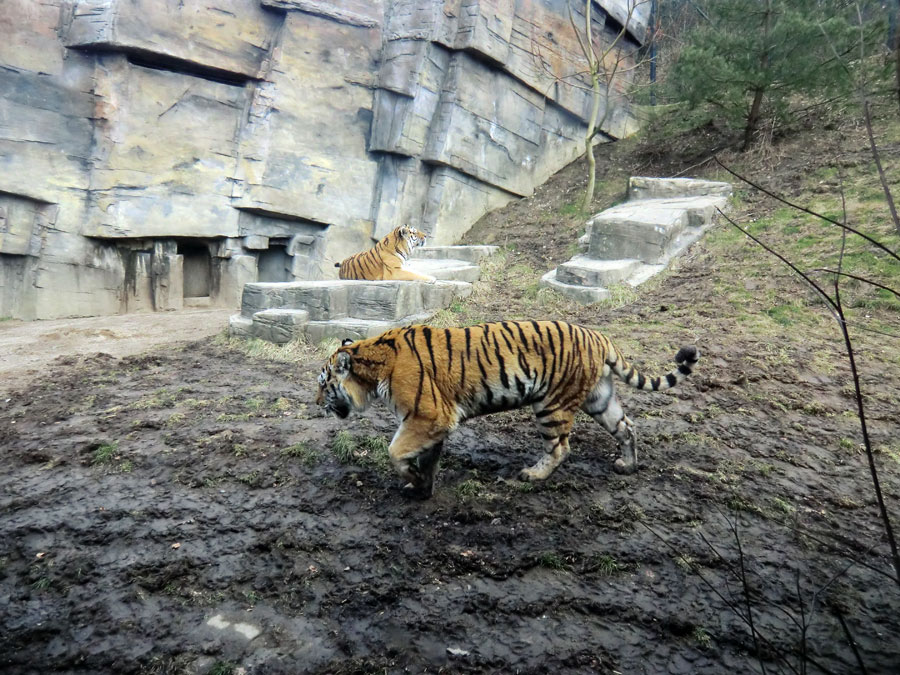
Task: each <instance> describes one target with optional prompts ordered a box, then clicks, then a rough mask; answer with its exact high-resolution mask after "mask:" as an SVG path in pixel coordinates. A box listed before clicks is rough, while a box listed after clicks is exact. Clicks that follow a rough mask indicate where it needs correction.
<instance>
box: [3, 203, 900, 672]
mask: <svg viewBox="0 0 900 675" xmlns="http://www.w3.org/2000/svg"><path fill="white" fill-rule="evenodd" d="M513 220H515V219H511V222H512V221H513ZM511 236H512V237H513V239H515V231H514V230H513V233H512V235H511ZM716 246H717V244H716V240H715V237H713V239H712V240H711V241H710V242H709V243H706V242H704V243H701V244H700V245H697V246H695V247H694V248H692V249H691V251H690V252H689V254H688V255H687V256H686V257H685V258H684V259H683V260H682V261H681V262H680V263H679V265H678V266H677V269H676V270H674V271H673V272H671V273H670V274H668V275H667V276H666V277H665V279H663V280H662V281H660V282H658V283H656V284H655V285H654V286H652V287H651V288H650V290H648V291H646V292H644V293H642V294H640V295H639V296H638V297H636V298H634V299H633V300H631V301H630V302H628V303H627V304H624V305H623V306H621V307H617V308H616V307H613V306H608V307H604V306H595V307H593V308H589V309H584V308H579V307H576V306H571V305H566V304H559V303H557V304H554V303H553V302H549V301H547V298H546V297H545V296H543V295H540V294H539V295H538V296H537V298H536V300H534V302H535V303H538V304H532V305H526V304H522V303H525V301H526V300H527V299H528V298H529V297H530V295H529V294H530V293H531V292H530V291H528V290H527V289H526V290H524V291H522V290H521V289H518V290H517V289H515V288H510V289H509V291H510V293H513V294H514V295H515V293H519V295H516V296H515V297H512V296H510V299H509V300H508V302H507V304H506V306H505V310H504V309H503V305H502V304H501V303H500V302H499V301H498V300H497V299H496V298H495V297H493V296H489V295H487V293H488V291H487V290H485V287H482V289H481V290H480V291H479V293H481V295H480V296H479V295H478V293H476V298H478V297H481V298H482V299H490V301H489V302H487V301H486V302H484V303H482V304H481V306H480V307H479V308H478V311H480V312H481V313H482V314H484V318H501V316H504V315H505V316H510V315H517V314H518V313H519V312H524V311H526V309H528V310H530V311H532V312H537V311H540V308H541V307H544V309H543V311H544V314H542V315H541V316H539V317H535V318H559V319H566V318H574V319H578V320H580V321H583V322H585V323H588V324H590V325H595V326H600V327H602V328H603V329H604V330H605V331H606V332H607V333H608V334H609V335H611V336H612V337H613V338H614V339H616V340H617V341H619V342H620V344H621V345H622V346H623V348H624V349H625V351H626V352H627V353H628V354H629V355H630V356H631V357H634V358H635V360H636V361H637V363H638V364H639V365H640V366H642V367H643V368H645V369H647V370H648V371H652V372H654V373H661V372H662V371H663V369H667V368H668V365H667V364H668V363H669V362H670V361H671V358H672V356H673V355H674V353H675V351H676V349H677V347H678V346H679V345H680V344H684V343H696V344H698V345H699V346H700V348H701V350H702V352H703V357H702V359H701V362H700V365H699V367H698V368H697V371H696V373H695V376H693V377H692V378H690V379H689V380H688V381H687V382H686V383H685V384H684V385H683V386H681V387H680V388H679V389H677V390H675V391H673V392H670V393H643V392H633V391H623V390H622V389H621V387H620V391H622V397H623V399H624V402H625V407H626V410H627V411H628V412H629V413H630V415H631V416H632V418H633V419H634V420H635V422H636V425H637V429H638V434H639V441H640V448H641V462H642V468H641V470H640V471H639V472H638V473H637V474H635V475H633V476H627V477H623V476H619V475H617V474H615V473H614V472H613V470H612V467H613V460H614V458H615V456H616V451H615V447H614V444H613V442H612V441H611V439H610V438H609V437H608V436H607V434H606V433H605V432H604V431H603V430H602V429H601V428H600V427H599V426H598V425H596V424H595V423H593V422H592V421H591V420H590V419H589V418H587V417H581V418H580V419H579V420H578V422H577V424H576V428H575V431H574V434H573V438H572V447H573V453H572V455H571V456H570V457H569V459H568V460H567V461H566V463H565V464H564V465H563V466H562V467H560V469H559V470H558V471H557V472H556V473H555V474H554V475H553V476H552V477H551V478H550V479H549V480H548V481H546V482H545V483H543V484H540V485H536V486H532V485H530V484H524V483H520V482H518V481H517V480H516V479H515V477H516V475H517V472H518V471H519V469H521V468H522V467H523V466H525V465H526V464H530V463H532V462H534V461H535V460H536V459H537V457H538V455H539V452H540V450H539V444H538V436H537V433H536V430H535V428H534V424H533V422H532V421H531V420H530V419H529V416H528V415H526V414H524V413H508V414H499V415H494V416H491V417H487V418H480V419H477V420H472V421H469V422H467V423H466V424H464V425H463V426H462V427H461V428H460V429H459V430H457V431H456V432H455V433H453V434H452V435H451V436H450V438H449V440H448V441H447V443H446V444H445V453H446V454H445V460H444V462H443V464H442V469H441V471H440V473H439V476H438V483H437V489H436V494H435V495H434V497H433V498H432V499H431V500H429V501H424V502H420V501H410V500H408V499H407V498H405V497H404V495H403V494H401V492H400V490H399V485H398V482H397V480H396V479H395V478H394V476H393V475H391V473H390V471H389V470H388V468H387V465H386V462H385V456H384V448H385V445H386V442H387V440H388V439H389V438H390V436H391V435H392V434H393V431H394V429H395V426H396V422H395V421H394V420H393V419H392V418H391V417H390V415H389V414H388V413H387V411H386V410H385V408H383V407H382V406H380V405H376V406H375V407H373V408H371V409H370V410H369V411H367V412H366V413H365V414H364V415H361V416H357V417H354V418H352V419H351V420H349V421H346V422H342V421H339V420H336V419H332V418H326V417H324V416H323V414H322V412H321V411H320V410H319V409H317V408H316V406H315V404H314V402H313V398H314V387H315V377H316V375H317V373H318V369H319V367H320V364H321V358H322V355H321V354H319V353H316V352H315V351H314V350H312V349H310V350H308V351H307V353H306V354H302V353H301V354H299V355H297V354H294V361H292V362H282V361H275V360H270V359H268V358H263V357H252V356H248V354H247V351H246V349H245V348H244V347H243V346H242V345H241V344H240V343H236V342H232V341H228V340H225V339H222V338H221V337H218V338H205V339H202V340H199V341H194V342H188V343H182V344H181V345H179V346H167V347H165V348H162V349H157V350H154V351H150V352H148V353H145V354H142V355H138V356H125V357H116V356H111V355H109V354H104V353H97V354H93V355H87V356H85V355H81V356H71V357H63V358H59V359H57V360H56V361H54V362H52V363H51V364H50V365H49V366H47V367H46V368H45V369H44V370H42V371H41V373H40V374H39V376H37V377H36V378H35V379H34V380H33V381H31V382H30V383H28V384H21V386H16V387H15V388H14V389H13V391H11V392H10V393H8V394H7V395H5V396H4V397H3V398H0V448H2V459H0V461H2V471H0V490H2V492H0V671H2V672H8V673H49V672H54V673H61V672H66V673H69V672H72V673H74V672H85V673H86V672H90V673H215V674H216V675H224V674H225V673H239V672H246V673H374V672H379V673H384V672H387V673H394V672H416V673H420V672H448V673H461V672H473V673H514V672H519V673H548V672H549V673H553V672H559V673H628V674H631V673H650V674H655V673H722V672H733V673H746V672H760V671H761V663H762V664H764V665H765V668H766V672H769V673H773V672H783V673H789V672H810V673H812V672H830V673H857V672H861V670H860V666H859V662H860V661H862V662H863V664H864V666H865V668H866V669H867V672H869V673H896V672H898V666H900V611H898V610H900V593H898V587H897V584H896V583H894V582H893V581H892V580H891V579H890V574H891V573H892V570H891V567H890V562H889V556H888V554H889V550H888V547H887V544H886V541H885V537H884V533H883V528H882V526H881V524H880V521H879V518H878V510H877V508H876V506H875V501H874V498H873V496H872V492H873V491H872V488H871V481H870V479H869V476H868V473H867V464H866V459H865V456H864V455H863V454H862V453H861V451H860V446H859V443H860V435H859V424H858V421H857V420H856V418H855V417H854V415H853V413H852V410H853V406H854V402H853V398H852V391H851V389H850V388H849V387H848V382H849V376H848V368H847V366H846V365H845V363H844V361H843V360H841V358H840V353H841V351H840V348H841V343H840V341H839V336H838V334H837V333H836V332H835V331H834V329H833V326H832V324H831V323H829V319H828V318H827V316H825V317H823V318H822V319H821V320H818V319H816V318H811V319H806V318H804V319H803V320H800V319H796V323H790V322H788V323H785V322H783V321H776V320H770V319H771V317H769V316H768V315H767V314H766V312H765V308H764V306H763V303H764V302H768V301H769V300H768V299H760V300H759V301H758V304H759V305H760V306H759V307H757V308H754V306H753V305H754V302H755V301H754V300H753V299H752V298H751V299H750V300H746V301H745V302H744V301H741V302H743V303H744V304H743V305H741V306H740V310H741V311H738V308H737V304H740V302H738V303H737V304H736V302H735V298H734V297H732V295H730V293H731V291H729V288H731V286H728V284H731V283H737V284H739V286H740V288H741V289H743V288H744V287H745V286H746V284H747V283H752V284H754V285H759V284H763V285H765V284H766V283H776V282H778V283H783V284H785V285H786V290H785V291H784V292H785V293H787V294H788V295H797V294H801V295H802V294H805V293H806V292H805V291H804V290H803V289H802V287H799V286H798V285H793V286H792V285H791V284H792V283H795V282H793V281H791V279H790V277H789V275H787V274H786V273H784V272H783V271H781V270H779V269H778V268H777V267H773V268H772V270H771V271H770V272H767V273H766V275H764V276H763V278H762V279H760V277H759V276H754V277H753V278H752V279H750V280H749V281H747V282H745V281H744V280H743V279H742V278H740V279H739V278H737V277H740V270H741V269H743V268H742V267H741V265H742V264H744V263H745V262H746V256H747V253H746V251H745V252H743V253H741V254H739V253H736V252H734V251H731V250H730V249H727V250H726V252H724V253H723V250H725V249H721V248H716ZM523 248H524V249H526V250H532V249H533V246H532V245H530V244H528V243H527V242H524V243H521V245H520V248H519V249H518V250H519V251H520V252H521V250H522V249H523ZM557 255H562V256H563V257H565V255H564V254H563V253H560V254H557ZM756 255H757V256H759V254H758V253H757V254H756ZM736 270H738V272H736ZM495 273H496V271H495ZM496 278H497V277H496V276H494V277H490V276H489V278H488V279H487V280H486V281H485V282H482V283H483V284H490V283H491V282H492V279H493V280H495V279H496ZM495 285H496V284H495ZM753 288H756V286H753ZM519 291H521V292H519ZM519 296H522V297H519ZM491 298H492V299H491ZM523 298H524V299H523ZM738 299H739V300H740V298H738ZM542 300H543V301H547V302H546V304H545V305H541V304H539V301H542ZM811 302H812V301H811ZM744 305H746V306H744ZM510 308H512V309H510ZM757 310H758V315H759V317H758V321H756V323H753V324H752V325H750V324H749V323H748V321H749V319H748V318H747V315H746V312H748V311H749V312H751V314H750V316H752V317H757ZM872 311H873V312H876V310H872ZM501 312H503V314H501ZM741 312H744V314H742V313H741ZM777 318H778V317H776V319H777ZM884 318H885V321H887V320H888V319H890V317H884ZM882 332H883V331H882ZM860 340H861V343H860V345H861V348H862V349H863V351H864V356H865V358H862V359H861V362H862V366H861V367H862V382H863V386H864V387H865V388H866V390H867V391H868V392H870V395H869V397H868V398H867V405H868V412H869V415H870V418H869V424H870V429H869V430H870V434H871V436H872V440H873V444H874V445H875V446H876V448H877V449H878V452H877V453H876V464H877V467H878V468H879V470H880V472H881V473H880V477H881V481H882V483H881V484H882V488H883V490H884V494H885V497H886V499H887V501H888V504H889V506H890V508H891V513H892V515H893V517H894V520H895V522H898V521H900V509H898V499H900V445H898V444H897V441H896V438H897V418H898V401H900V384H898V379H897V375H898V371H900V362H898V358H897V343H896V339H894V340H893V341H891V339H889V338H886V337H884V336H883V335H881V334H876V333H863V334H862V336H861V337H860ZM742 570H743V571H744V573H745V579H746V584H744V583H742V581H741V577H742ZM745 587H746V589H747V591H746V592H744V590H743V589H744V588H745ZM748 604H749V605H750V607H751V610H750V611H751V617H752V622H753V626H754V631H755V633H756V638H755V639H754V637H753V636H752V634H751V631H750V630H749V629H748V622H747V621H746V618H747V611H748V610H747V606H748ZM841 621H843V623H844V625H845V626H846V631H845V630H844V629H843V628H842V626H841ZM847 634H850V635H852V636H853V640H854V642H855V644H854V645H853V646H852V647H851V644H850V641H849V640H848V638H847V637H846V636H847ZM804 635H805V639H804ZM856 654H858V656H857V655H856Z"/></svg>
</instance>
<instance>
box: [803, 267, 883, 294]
mask: <svg viewBox="0 0 900 675" xmlns="http://www.w3.org/2000/svg"><path fill="white" fill-rule="evenodd" d="M812 271H813V272H827V273H828V274H839V275H840V276H842V277H849V278H851V279H856V280H857V281H862V282H863V283H866V284H869V285H870V286H875V287H876V288H880V289H882V290H885V291H888V292H890V293H893V294H894V295H896V296H897V297H898V298H900V292H898V291H895V290H894V289H893V288H891V287H889V286H885V285H884V284H879V283H878V282H877V281H872V280H871V279H866V278H865V277H860V276H857V275H855V274H850V273H849V272H841V271H839V270H832V269H828V268H827V267H816V268H815V269H813V270H812Z"/></svg>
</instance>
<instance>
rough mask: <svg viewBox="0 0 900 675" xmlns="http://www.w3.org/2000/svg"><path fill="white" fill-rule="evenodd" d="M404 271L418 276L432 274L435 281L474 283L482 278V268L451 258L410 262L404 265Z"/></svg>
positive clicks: (421, 259)
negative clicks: (406, 270)
mask: <svg viewBox="0 0 900 675" xmlns="http://www.w3.org/2000/svg"><path fill="white" fill-rule="evenodd" d="M404 269H408V270H409V271H410V272H415V273H416V274H430V275H431V276H433V277H434V278H435V279H440V280H444V281H467V282H469V283H472V282H473V281H478V279H479V278H480V277H481V268H480V267H478V265H472V264H471V263H468V262H466V261H465V260H453V259H451V258H442V259H439V260H428V259H427V258H420V259H417V260H409V261H407V263H406V265H404Z"/></svg>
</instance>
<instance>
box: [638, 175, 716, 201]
mask: <svg viewBox="0 0 900 675" xmlns="http://www.w3.org/2000/svg"><path fill="white" fill-rule="evenodd" d="M731 193H732V187H731V183H724V182H720V181H712V180H698V179H696V178H651V177H648V176H632V177H631V178H630V179H629V180H628V199H629V201H633V200H638V199H654V198H658V197H702V196H710V195H712V196H717V197H730V196H731Z"/></svg>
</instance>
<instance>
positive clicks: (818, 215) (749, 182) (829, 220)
mask: <svg viewBox="0 0 900 675" xmlns="http://www.w3.org/2000/svg"><path fill="white" fill-rule="evenodd" d="M715 160H716V164H718V165H719V166H720V167H722V168H723V169H725V171H727V172H728V173H730V174H731V175H732V176H734V177H735V178H737V179H738V180H740V181H743V182H744V183H746V184H747V185H749V186H751V187H754V188H756V189H757V190H759V191H760V192H762V193H763V194H766V195H768V196H769V197H771V198H772V199H775V200H777V201H779V202H781V203H782V204H786V205H787V206H790V207H791V208H794V209H797V210H798V211H802V212H803V213H808V214H809V215H811V216H815V217H816V218H819V219H820V220H824V221H825V222H827V223H831V224H832V225H837V226H838V227H842V228H844V229H846V230H847V231H848V232H852V233H853V234H855V235H857V236H858V237H862V238H863V239H865V240H866V241H868V242H869V243H870V244H873V245H874V246H877V247H878V248H880V249H881V250H882V251H884V252H885V253H887V254H888V255H889V256H891V257H892V258H894V259H895V260H897V261H898V262H900V255H897V254H896V253H894V252H893V251H892V250H891V249H889V248H888V247H887V246H885V245H884V244H882V243H881V242H879V241H877V240H876V239H873V238H872V237H870V236H869V235H867V234H864V233H862V232H860V231H859V230H855V229H853V228H852V227H850V226H849V225H845V224H844V223H840V222H838V221H837V220H834V219H833V218H829V217H828V216H823V215H822V214H821V213H816V212H815V211H811V210H810V209H807V208H805V207H803V206H800V205H799V204H795V203H793V202H791V201H788V200H787V199H785V198H784V197H781V196H779V195H777V194H775V193H774V192H771V191H770V190H767V189H766V188H764V187H763V186H761V185H759V184H758V183H754V182H753V181H752V180H750V179H749V178H745V177H744V176H742V175H740V174H739V173H737V172H736V171H733V170H732V169H730V168H728V167H727V166H725V165H724V164H723V163H722V160H720V159H719V158H718V157H716V158H715Z"/></svg>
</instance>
